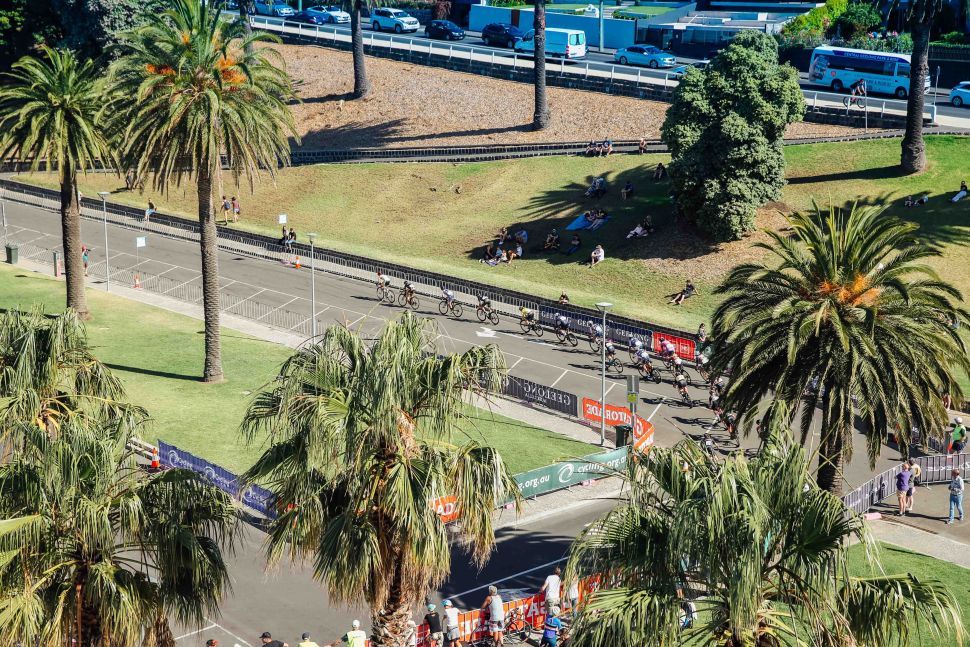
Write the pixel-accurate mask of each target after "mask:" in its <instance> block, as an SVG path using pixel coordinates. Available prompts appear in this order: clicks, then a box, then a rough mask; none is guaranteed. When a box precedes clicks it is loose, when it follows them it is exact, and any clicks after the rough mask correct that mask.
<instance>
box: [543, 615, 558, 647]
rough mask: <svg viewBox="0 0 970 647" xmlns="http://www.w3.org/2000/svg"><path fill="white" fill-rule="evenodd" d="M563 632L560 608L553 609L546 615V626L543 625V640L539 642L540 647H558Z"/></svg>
mask: <svg viewBox="0 0 970 647" xmlns="http://www.w3.org/2000/svg"><path fill="white" fill-rule="evenodd" d="M561 630H562V620H560V619H559V607H552V608H551V609H549V613H548V614H546V622H545V624H543V625H542V640H540V641H539V647H556V643H557V642H559V632H560V631H561Z"/></svg>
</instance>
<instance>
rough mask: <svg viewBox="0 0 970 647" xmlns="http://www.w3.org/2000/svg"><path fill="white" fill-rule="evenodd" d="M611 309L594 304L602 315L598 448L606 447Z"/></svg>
mask: <svg viewBox="0 0 970 647" xmlns="http://www.w3.org/2000/svg"><path fill="white" fill-rule="evenodd" d="M612 307H613V304H612V303H608V302H606V301H602V302H600V303H597V304H596V309H597V310H599V311H600V312H602V313H603V339H601V340H600V367H601V368H602V380H601V383H600V386H601V387H602V388H601V389H600V447H602V446H604V445H606V313H607V312H609V311H610V308H612Z"/></svg>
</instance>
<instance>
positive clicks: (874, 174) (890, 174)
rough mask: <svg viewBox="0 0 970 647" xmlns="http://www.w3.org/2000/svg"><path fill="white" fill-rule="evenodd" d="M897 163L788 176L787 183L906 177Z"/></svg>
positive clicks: (798, 183)
mask: <svg viewBox="0 0 970 647" xmlns="http://www.w3.org/2000/svg"><path fill="white" fill-rule="evenodd" d="M906 176H907V174H906V173H904V172H903V171H901V170H900V168H899V165H898V164H894V165H892V166H880V167H877V168H867V169H859V170H857V171H840V172H838V173H823V174H819V175H805V176H802V177H793V178H789V180H788V184H792V185H800V184H816V183H819V182H844V181H848V180H891V179H893V178H901V177H906Z"/></svg>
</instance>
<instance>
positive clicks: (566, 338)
mask: <svg viewBox="0 0 970 647" xmlns="http://www.w3.org/2000/svg"><path fill="white" fill-rule="evenodd" d="M556 337H558V338H559V341H561V342H565V343H567V344H569V345H570V346H572V347H573V348H576V346H579V340H578V339H576V335H574V334H573V331H572V330H570V329H569V328H556Z"/></svg>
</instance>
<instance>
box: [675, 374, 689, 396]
mask: <svg viewBox="0 0 970 647" xmlns="http://www.w3.org/2000/svg"><path fill="white" fill-rule="evenodd" d="M674 386H675V387H677V391H678V392H679V393H680V394H681V395H682V396H683V397H684V398H687V397H688V395H687V376H686V375H684V374H683V373H677V375H676V376H675V377H674Z"/></svg>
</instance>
